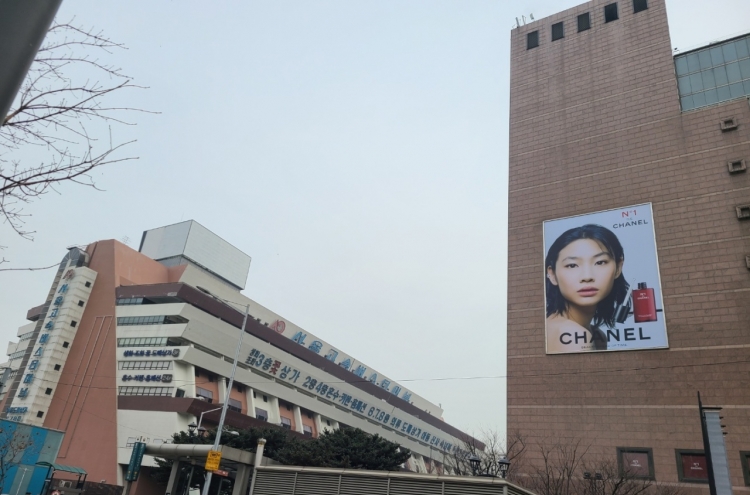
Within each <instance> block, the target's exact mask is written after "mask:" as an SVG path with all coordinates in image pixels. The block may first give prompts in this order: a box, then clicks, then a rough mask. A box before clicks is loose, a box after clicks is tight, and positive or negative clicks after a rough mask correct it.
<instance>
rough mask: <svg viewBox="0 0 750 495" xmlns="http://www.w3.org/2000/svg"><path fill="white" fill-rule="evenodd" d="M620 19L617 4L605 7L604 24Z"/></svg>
mask: <svg viewBox="0 0 750 495" xmlns="http://www.w3.org/2000/svg"><path fill="white" fill-rule="evenodd" d="M617 19H619V16H618V15H617V4H616V3H610V4H609V5H605V6H604V22H612V21H616V20H617Z"/></svg>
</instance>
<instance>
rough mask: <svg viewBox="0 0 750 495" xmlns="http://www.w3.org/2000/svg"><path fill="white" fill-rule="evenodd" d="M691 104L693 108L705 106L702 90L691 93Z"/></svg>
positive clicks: (704, 96) (704, 95)
mask: <svg viewBox="0 0 750 495" xmlns="http://www.w3.org/2000/svg"><path fill="white" fill-rule="evenodd" d="M693 105H694V106H695V108H698V107H705V106H706V94H705V93H703V92H700V93H695V94H694V95H693Z"/></svg>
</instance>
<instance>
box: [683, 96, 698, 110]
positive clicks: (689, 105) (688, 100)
mask: <svg viewBox="0 0 750 495" xmlns="http://www.w3.org/2000/svg"><path fill="white" fill-rule="evenodd" d="M680 105H681V106H682V110H683V111H685V110H692V109H693V108H695V106H694V105H693V97H692V96H683V97H682V98H680Z"/></svg>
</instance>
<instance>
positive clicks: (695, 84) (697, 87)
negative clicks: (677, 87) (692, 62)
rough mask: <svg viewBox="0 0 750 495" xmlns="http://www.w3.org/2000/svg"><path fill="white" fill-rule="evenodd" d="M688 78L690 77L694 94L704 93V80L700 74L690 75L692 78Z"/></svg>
mask: <svg viewBox="0 0 750 495" xmlns="http://www.w3.org/2000/svg"><path fill="white" fill-rule="evenodd" d="M688 77H690V89H691V90H692V91H693V93H697V92H698V91H703V78H702V77H701V73H700V72H696V73H695V74H690V76H688Z"/></svg>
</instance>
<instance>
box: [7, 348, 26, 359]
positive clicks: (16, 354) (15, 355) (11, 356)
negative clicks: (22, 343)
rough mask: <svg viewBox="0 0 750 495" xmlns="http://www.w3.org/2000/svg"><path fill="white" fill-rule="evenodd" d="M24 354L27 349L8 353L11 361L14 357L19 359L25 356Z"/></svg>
mask: <svg viewBox="0 0 750 495" xmlns="http://www.w3.org/2000/svg"><path fill="white" fill-rule="evenodd" d="M24 354H26V349H24V350H22V351H16V352H14V353H13V354H9V355H8V360H9V361H13V360H14V359H18V358H20V357H23V355H24Z"/></svg>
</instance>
